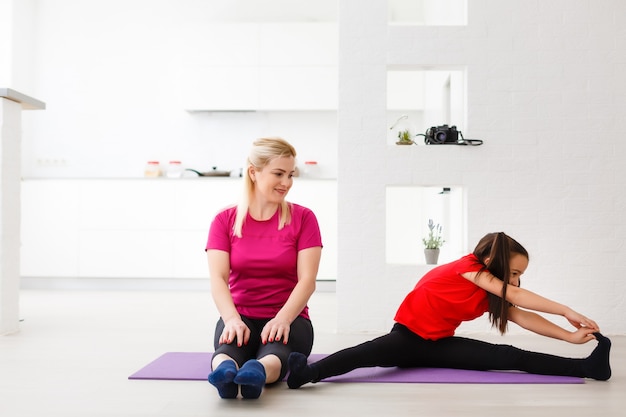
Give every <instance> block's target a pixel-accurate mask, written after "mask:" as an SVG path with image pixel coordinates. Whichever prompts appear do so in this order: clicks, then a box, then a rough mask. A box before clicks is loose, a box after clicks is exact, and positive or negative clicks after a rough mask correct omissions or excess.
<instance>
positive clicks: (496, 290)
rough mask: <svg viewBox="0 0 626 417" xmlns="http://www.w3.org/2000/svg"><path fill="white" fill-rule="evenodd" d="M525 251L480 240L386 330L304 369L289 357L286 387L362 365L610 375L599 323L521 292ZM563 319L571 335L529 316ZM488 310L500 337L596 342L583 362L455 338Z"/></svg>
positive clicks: (501, 240) (427, 279) (427, 281)
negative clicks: (515, 333) (512, 328)
mask: <svg viewBox="0 0 626 417" xmlns="http://www.w3.org/2000/svg"><path fill="white" fill-rule="evenodd" d="M527 266H528V252H527V251H526V250H525V249H524V248H523V247H522V246H521V245H520V244H519V243H518V242H516V241H515V240H514V239H512V238H511V237H509V236H507V235H506V234H504V233H491V234H488V235H486V236H485V237H483V238H482V239H481V240H480V242H479V243H478V245H477V246H476V248H475V249H474V252H473V253H472V254H469V255H466V256H464V257H463V258H461V259H459V260H457V261H454V262H451V263H449V264H446V265H441V266H439V267H437V268H434V269H432V270H431V271H429V272H428V273H427V274H426V275H424V277H423V278H422V279H421V280H420V281H419V282H418V283H417V285H416V286H415V288H414V289H413V290H412V291H411V292H410V293H409V294H408V295H407V296H406V298H405V299H404V301H403V302H402V304H401V305H400V308H399V309H398V311H397V313H396V316H395V321H396V323H395V324H394V326H393V329H392V330H391V332H390V333H389V334H387V335H384V336H381V337H379V338H377V339H374V340H371V341H368V342H365V343H363V344H361V345H358V346H355V347H352V348H348V349H344V350H342V351H339V352H337V353H335V354H333V355H330V356H328V357H326V358H324V359H322V360H320V361H318V362H315V363H313V364H311V365H307V358H306V356H305V355H303V354H300V353H292V354H291V355H290V357H289V367H290V374H289V378H288V380H287V383H288V385H289V388H299V387H300V386H302V385H304V384H306V383H307V382H318V381H320V380H323V379H325V378H329V377H331V376H335V375H341V374H344V373H347V372H349V371H351V370H353V369H356V368H361V367H372V366H382V367H391V366H399V367H439V368H457V369H473V370H519V371H525V372H530V373H536V374H546V375H568V376H578V377H587V378H593V379H598V380H607V379H609V378H610V377H611V367H610V365H609V351H610V348H611V342H610V340H609V339H607V338H606V337H604V336H602V335H601V334H600V333H599V331H600V329H599V328H598V325H597V324H596V323H595V322H594V321H593V320H590V319H588V318H587V317H585V316H583V315H581V314H579V313H577V312H575V311H574V310H572V309H571V308H569V307H566V306H564V305H562V304H559V303H556V302H554V301H551V300H548V299H547V298H544V297H541V296H539V295H537V294H535V293H532V292H530V291H527V290H524V289H522V288H520V287H519V285H520V277H521V276H522V274H523V273H524V271H525V270H526V267H527ZM530 310H535V311H538V312H543V313H551V314H558V315H562V316H564V317H565V318H566V319H567V320H568V321H569V322H570V323H571V324H572V325H573V326H574V327H575V329H574V330H573V331H568V330H565V329H563V328H561V327H560V326H557V325H556V324H554V323H552V322H550V321H548V320H547V319H545V318H544V317H542V316H541V315H539V314H537V313H535V312H533V311H530ZM485 312H489V318H490V321H491V323H492V325H493V326H494V327H497V328H498V330H499V331H500V333H502V334H504V333H505V332H506V329H507V323H508V321H512V322H514V323H517V324H518V325H520V326H521V327H523V328H525V329H528V330H530V331H532V332H535V333H538V334H540V335H543V336H548V337H553V338H556V339H561V340H565V341H568V342H570V343H586V342H589V341H590V340H594V339H596V340H597V341H598V346H597V347H596V348H595V350H594V351H593V352H592V353H591V355H590V356H589V357H587V358H585V359H568V358H562V357H558V356H553V355H547V354H543V353H535V352H528V351H524V350H521V349H518V348H515V347H513V346H508V345H494V344H490V343H486V342H482V341H478V340H472V339H467V338H461V337H456V336H454V332H455V330H456V329H457V327H458V326H459V325H460V324H461V323H462V322H463V321H469V320H472V319H475V318H477V317H480V316H481V315H483V314H484V313H485Z"/></svg>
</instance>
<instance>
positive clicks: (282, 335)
mask: <svg viewBox="0 0 626 417" xmlns="http://www.w3.org/2000/svg"><path fill="white" fill-rule="evenodd" d="M290 329H291V322H290V321H289V320H285V319H282V318H280V317H278V316H276V317H274V318H273V319H271V320H270V321H268V322H267V324H265V327H263V330H262V331H261V343H263V344H266V343H267V342H270V343H272V342H280V341H282V342H283V344H285V345H286V344H287V342H288V341H289V330H290Z"/></svg>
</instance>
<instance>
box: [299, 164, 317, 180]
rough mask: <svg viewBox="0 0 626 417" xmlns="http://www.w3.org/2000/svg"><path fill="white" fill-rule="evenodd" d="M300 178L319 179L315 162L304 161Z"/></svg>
mask: <svg viewBox="0 0 626 417" xmlns="http://www.w3.org/2000/svg"><path fill="white" fill-rule="evenodd" d="M302 176H303V177H305V178H319V177H320V167H319V166H318V165H317V161H305V162H304V170H303V172H302Z"/></svg>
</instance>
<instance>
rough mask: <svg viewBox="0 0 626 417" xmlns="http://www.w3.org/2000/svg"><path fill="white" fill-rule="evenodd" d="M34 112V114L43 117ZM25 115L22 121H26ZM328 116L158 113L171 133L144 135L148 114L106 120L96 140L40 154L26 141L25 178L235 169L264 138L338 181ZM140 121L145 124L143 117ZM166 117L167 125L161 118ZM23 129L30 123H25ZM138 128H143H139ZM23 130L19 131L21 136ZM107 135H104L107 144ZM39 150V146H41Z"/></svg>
mask: <svg viewBox="0 0 626 417" xmlns="http://www.w3.org/2000/svg"><path fill="white" fill-rule="evenodd" d="M43 115H44V113H40V114H39V115H38V117H42V116H43ZM29 116H30V115H26V116H25V117H29ZM336 118H337V116H336V112H334V111H306V112H304V111H284V112H187V111H183V110H182V109H179V111H172V112H171V114H166V115H162V117H161V120H160V123H161V124H163V123H164V122H165V125H166V127H167V129H168V130H169V132H168V133H167V134H164V132H153V133H151V132H150V130H151V129H150V127H149V126H150V123H149V120H150V119H151V117H150V115H139V116H138V117H137V118H136V120H134V121H132V122H124V121H120V122H118V123H117V124H114V123H110V124H109V126H104V127H103V129H102V130H100V131H94V137H92V138H84V139H83V140H82V141H80V142H78V143H77V142H74V143H71V144H68V146H65V147H63V148H61V147H56V148H55V149H48V150H46V149H45V148H46V146H45V143H44V144H39V145H38V147H37V150H36V151H35V150H34V149H33V147H32V146H31V145H32V142H31V141H28V140H26V141H25V144H24V145H25V146H24V148H25V149H24V151H23V154H22V176H23V177H24V178H135V177H142V176H143V175H144V169H145V166H146V163H147V162H148V161H159V162H160V164H161V167H162V168H163V169H165V167H167V165H168V163H169V161H171V160H178V161H181V165H182V166H183V168H192V169H195V170H197V171H209V170H212V169H213V168H214V167H215V169H218V170H227V171H236V172H238V171H239V170H240V169H241V168H242V167H243V166H244V163H245V160H246V157H247V154H248V150H249V148H250V145H251V143H252V142H253V141H254V140H255V139H257V138H259V137H264V136H280V137H283V138H285V139H287V140H288V141H290V142H291V143H292V144H293V145H294V146H295V147H296V150H297V152H298V158H297V159H298V166H299V167H300V168H301V169H302V168H303V167H304V162H305V161H311V160H313V161H317V163H318V166H319V175H320V177H322V178H336V177H337V121H336ZM142 119H144V120H142ZM163 119H165V120H163ZM26 126H28V124H26ZM140 126H147V127H146V129H142V128H141V127H140ZM115 129H131V130H136V131H137V134H136V135H134V136H133V140H132V141H128V140H127V141H116V139H115V136H114V130H115ZM27 134H28V132H25V135H27ZM105 137H110V139H111V140H110V141H106V140H105ZM42 148H44V149H42Z"/></svg>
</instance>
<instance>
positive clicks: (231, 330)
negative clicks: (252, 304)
mask: <svg viewBox="0 0 626 417" xmlns="http://www.w3.org/2000/svg"><path fill="white" fill-rule="evenodd" d="M235 340H236V341H237V346H239V347H241V346H243V345H247V344H248V340H250V329H249V328H248V326H246V323H244V322H243V320H241V318H240V317H236V318H232V319H230V320H228V321H225V322H224V330H223V331H222V334H221V335H220V340H219V343H220V345H222V344H224V343H225V344H227V345H229V344H231V343H232V342H233V341H235Z"/></svg>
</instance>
